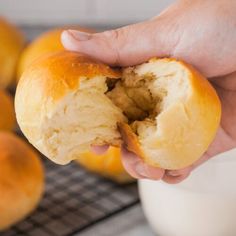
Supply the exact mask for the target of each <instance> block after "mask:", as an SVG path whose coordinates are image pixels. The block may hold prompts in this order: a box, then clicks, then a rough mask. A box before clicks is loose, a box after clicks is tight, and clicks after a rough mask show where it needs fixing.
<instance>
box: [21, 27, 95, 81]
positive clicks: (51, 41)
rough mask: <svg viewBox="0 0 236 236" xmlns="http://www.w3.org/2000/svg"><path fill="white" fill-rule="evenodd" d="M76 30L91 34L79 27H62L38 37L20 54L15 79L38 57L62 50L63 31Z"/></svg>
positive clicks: (88, 30)
mask: <svg viewBox="0 0 236 236" xmlns="http://www.w3.org/2000/svg"><path fill="white" fill-rule="evenodd" d="M68 28H70V29H77V30H80V31H84V32H93V31H92V30H91V29H86V28H82V27H80V26H71V27H64V28H63V27H62V28H56V29H51V30H49V31H46V32H44V33H42V34H41V35H39V36H38V37H37V38H36V39H34V40H33V41H32V42H31V43H30V44H29V45H28V46H27V47H26V48H25V49H24V51H23V52H22V54H21V57H20V60H19V63H18V68H17V79H18V80H19V79H20V76H21V75H22V73H23V71H24V70H25V69H26V68H27V67H28V66H29V65H30V64H31V63H32V62H33V61H34V60H35V59H37V58H38V57H41V56H43V55H45V54H47V53H52V52H57V51H61V50H64V47H63V45H62V43H61V33H62V31H63V30H65V29H68Z"/></svg>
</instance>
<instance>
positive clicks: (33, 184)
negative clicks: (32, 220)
mask: <svg viewBox="0 0 236 236" xmlns="http://www.w3.org/2000/svg"><path fill="white" fill-rule="evenodd" d="M43 187H44V173H43V168H42V164H41V162H40V160H39V157H38V155H37V154H36V152H35V151H34V150H33V149H32V148H31V147H30V146H29V145H27V144H26V143H25V142H23V141H22V140H20V138H18V137H17V136H15V135H14V134H11V133H7V132H0V231H1V230H4V229H6V228H8V227H10V226H12V225H13V224H15V223H17V222H18V221H20V220H22V219H23V218H25V217H26V216H27V215H29V213H31V212H32V211H33V210H34V209H35V208H36V206H37V205H38V203H39V200H40V199H41V196H42V192H43Z"/></svg>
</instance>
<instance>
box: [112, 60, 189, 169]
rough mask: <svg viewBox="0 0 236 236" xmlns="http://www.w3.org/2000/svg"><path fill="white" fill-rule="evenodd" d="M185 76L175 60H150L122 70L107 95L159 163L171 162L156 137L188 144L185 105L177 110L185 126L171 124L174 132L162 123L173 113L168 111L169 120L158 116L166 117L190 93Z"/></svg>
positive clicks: (144, 146)
mask: <svg viewBox="0 0 236 236" xmlns="http://www.w3.org/2000/svg"><path fill="white" fill-rule="evenodd" d="M187 76H188V75H187V72H186V70H185V69H184V67H182V66H181V65H180V64H179V63H178V62H175V61H173V62H168V63H166V61H165V60H153V61H150V62H148V63H145V64H142V65H140V66H136V67H129V68H127V69H125V70H124V72H123V78H122V81H121V82H118V83H117V85H116V87H115V88H114V89H113V90H112V91H110V92H109V93H108V97H109V98H110V99H112V101H113V102H114V104H116V105H117V106H118V107H119V108H121V110H123V111H124V114H125V115H126V116H127V117H128V119H129V123H130V125H131V128H132V130H133V132H134V133H135V134H137V137H138V140H139V142H140V144H141V146H142V150H143V151H144V153H145V155H146V156H148V157H149V158H151V159H152V162H153V163H155V162H156V164H157V163H160V160H161V163H163V162H168V161H170V162H173V160H170V159H168V158H166V153H165V148H163V146H165V145H163V140H162V141H160V144H158V140H161V139H164V142H169V143H172V144H173V145H176V146H178V145H180V146H181V145H182V146H183V145H185V144H184V143H181V144H180V143H178V142H179V140H182V141H183V142H186V145H187V142H188V140H187V138H186V137H188V132H189V130H188V128H190V127H189V126H188V123H189V122H188V115H187V114H186V110H185V109H184V107H183V106H182V107H183V109H178V111H176V112H179V113H180V114H179V115H180V117H181V119H182V122H184V125H186V126H184V127H183V128H181V126H179V124H177V123H176V125H178V126H179V128H178V129H179V130H178V129H176V127H172V130H173V132H171V130H168V132H166V130H163V129H162V125H163V123H164V124H165V125H166V123H168V121H169V119H171V118H172V117H173V119H175V116H176V115H174V114H172V115H171V113H170V114H169V115H170V116H169V117H168V119H166V120H163V119H162V118H161V117H162V115H163V114H165V116H166V115H167V114H168V112H169V111H171V110H172V109H174V110H175V107H176V106H177V107H178V106H181V104H183V103H184V100H185V99H187V97H188V96H189V91H190V85H189V82H188V80H187V79H186V77H187ZM127 94H128V95H127ZM130 101H131V102H130ZM182 107H181V108H182ZM176 130H177V132H176ZM169 134H170V135H169ZM172 134H173V135H172ZM166 135H167V136H166ZM165 138H167V140H165ZM167 146H168V145H167ZM173 155H175V154H174V153H173ZM162 157H163V158H162ZM155 160H156V161H155ZM177 161H178V160H177ZM167 165H168V163H167Z"/></svg>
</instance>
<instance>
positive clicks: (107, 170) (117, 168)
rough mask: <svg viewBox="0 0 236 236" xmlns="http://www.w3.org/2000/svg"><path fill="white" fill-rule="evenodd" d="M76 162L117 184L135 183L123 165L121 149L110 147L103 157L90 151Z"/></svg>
mask: <svg viewBox="0 0 236 236" xmlns="http://www.w3.org/2000/svg"><path fill="white" fill-rule="evenodd" d="M76 161H77V162H78V163H79V164H80V165H81V166H83V167H85V168H86V169H87V170H89V171H92V172H95V173H97V174H100V175H102V176H104V177H106V178H109V179H111V180H113V181H115V182H117V183H120V184H125V183H131V182H133V181H134V179H133V178H132V177H131V176H130V175H129V174H128V173H127V172H126V171H125V169H124V167H123V165H122V163H121V150H120V148H119V147H109V149H108V150H107V151H106V152H105V153H104V154H101V155H98V154H94V153H92V152H91V151H88V152H86V153H82V154H81V155H80V157H79V158H78V159H77V160H76Z"/></svg>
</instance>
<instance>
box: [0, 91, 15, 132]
mask: <svg viewBox="0 0 236 236" xmlns="http://www.w3.org/2000/svg"><path fill="white" fill-rule="evenodd" d="M15 124H16V118H15V111H14V105H13V98H12V97H11V96H10V95H9V94H8V93H7V92H5V91H4V90H1V89H0V130H8V131H11V130H13V129H14V128H15Z"/></svg>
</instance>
